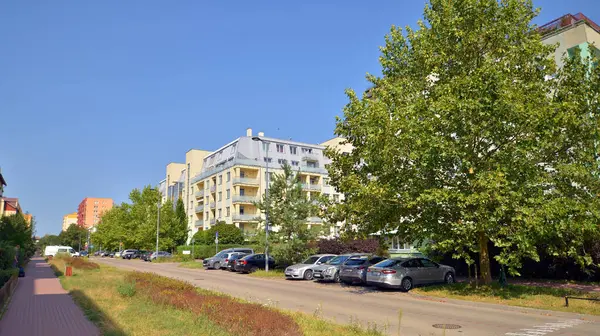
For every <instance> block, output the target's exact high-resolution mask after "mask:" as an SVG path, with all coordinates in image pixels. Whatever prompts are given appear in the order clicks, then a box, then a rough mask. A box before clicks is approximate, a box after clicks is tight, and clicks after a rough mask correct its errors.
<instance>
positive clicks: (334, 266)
mask: <svg viewBox="0 0 600 336" xmlns="http://www.w3.org/2000/svg"><path fill="white" fill-rule="evenodd" d="M351 256H353V254H342V255H339V256H337V257H333V258H331V259H329V261H328V262H326V263H324V264H323V265H319V266H314V267H312V268H311V269H312V271H313V278H314V279H315V280H317V281H334V282H340V265H342V264H343V263H344V262H345V261H346V260H348V258H350V257H351Z"/></svg>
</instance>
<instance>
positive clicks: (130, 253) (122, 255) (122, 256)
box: [121, 250, 137, 259]
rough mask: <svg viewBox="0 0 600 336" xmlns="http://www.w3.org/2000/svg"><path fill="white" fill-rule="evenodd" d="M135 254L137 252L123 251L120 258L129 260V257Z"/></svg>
mask: <svg viewBox="0 0 600 336" xmlns="http://www.w3.org/2000/svg"><path fill="white" fill-rule="evenodd" d="M136 252H137V250H125V251H123V252H121V258H122V259H131V257H133V254H134V253H136Z"/></svg>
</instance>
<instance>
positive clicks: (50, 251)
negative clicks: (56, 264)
mask: <svg viewBox="0 0 600 336" xmlns="http://www.w3.org/2000/svg"><path fill="white" fill-rule="evenodd" d="M58 253H62V254H69V255H70V256H71V257H79V252H75V249H73V248H72V247H71V246H59V245H49V246H46V248H45V249H44V256H45V257H54V256H56V255H57V254H58Z"/></svg>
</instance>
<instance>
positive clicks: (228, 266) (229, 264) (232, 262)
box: [225, 252, 249, 272]
mask: <svg viewBox="0 0 600 336" xmlns="http://www.w3.org/2000/svg"><path fill="white" fill-rule="evenodd" d="M248 254H249V253H241V252H236V253H235V254H232V255H231V257H229V259H226V260H227V264H226V265H225V269H226V270H228V271H230V272H235V263H236V262H237V261H238V260H240V259H242V258H243V257H245V256H247V255H248Z"/></svg>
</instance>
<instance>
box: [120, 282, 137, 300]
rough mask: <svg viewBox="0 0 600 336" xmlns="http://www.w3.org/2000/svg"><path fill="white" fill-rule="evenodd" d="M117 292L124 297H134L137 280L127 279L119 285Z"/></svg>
mask: <svg viewBox="0 0 600 336" xmlns="http://www.w3.org/2000/svg"><path fill="white" fill-rule="evenodd" d="M117 292H119V294H121V296H123V297H132V296H134V295H135V293H136V290H135V281H125V282H121V283H119V284H118V285H117Z"/></svg>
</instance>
